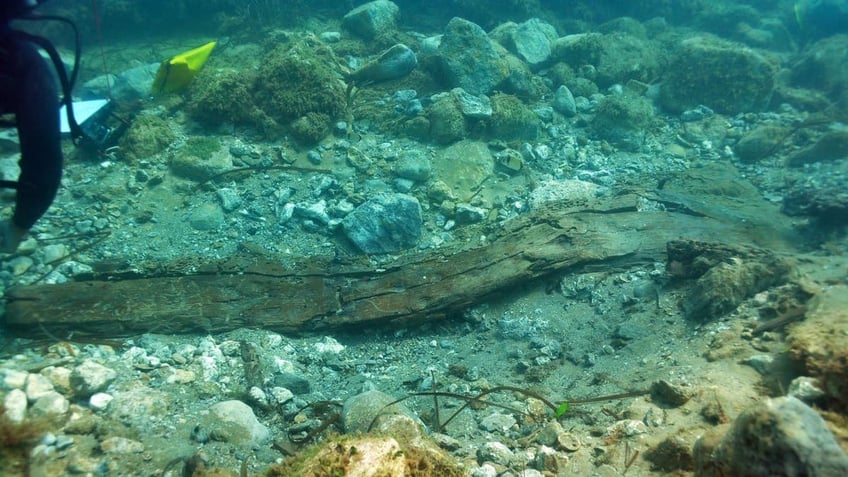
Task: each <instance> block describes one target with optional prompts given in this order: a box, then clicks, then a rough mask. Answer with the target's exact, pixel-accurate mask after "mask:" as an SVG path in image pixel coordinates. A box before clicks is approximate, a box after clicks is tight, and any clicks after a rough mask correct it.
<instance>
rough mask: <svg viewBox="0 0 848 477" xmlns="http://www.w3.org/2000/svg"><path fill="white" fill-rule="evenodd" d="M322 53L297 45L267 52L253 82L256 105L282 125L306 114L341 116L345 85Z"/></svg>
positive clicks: (344, 102) (330, 60)
mask: <svg viewBox="0 0 848 477" xmlns="http://www.w3.org/2000/svg"><path fill="white" fill-rule="evenodd" d="M324 53H325V52H323V51H320V50H319V51H313V50H310V49H309V48H305V47H300V46H298V47H294V48H286V47H283V46H281V47H278V48H276V49H274V50H272V51H271V52H270V53H268V55H267V56H266V57H265V59H264V62H263V65H262V66H261V67H260V69H259V74H258V79H257V81H256V91H255V93H256V98H257V99H256V100H257V102H258V104H259V106H260V107H261V108H262V109H263V110H264V111H265V112H266V113H268V115H269V116H271V117H272V118H273V119H275V120H276V121H278V122H279V123H281V124H288V123H289V122H290V121H292V120H295V119H298V118H300V117H301V116H304V115H306V114H307V113H321V114H325V115H327V116H328V117H330V118H336V117H338V116H339V115H341V114H342V113H343V112H344V111H345V108H346V105H347V95H346V91H345V89H346V87H345V85H344V83H343V82H342V81H341V80H340V79H339V76H338V74H337V73H336V72H335V71H334V70H333V69H332V68H331V66H330V65H331V64H332V59H331V58H328V57H327V55H326V54H324Z"/></svg>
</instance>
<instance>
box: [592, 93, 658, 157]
mask: <svg viewBox="0 0 848 477" xmlns="http://www.w3.org/2000/svg"><path fill="white" fill-rule="evenodd" d="M575 107H576V104H575ZM653 117H654V107H653V105H652V104H651V102H650V101H649V100H648V99H647V98H645V97H643V96H637V95H635V94H630V93H624V94H611V95H608V96H604V97H603V98H601V100H600V101H598V105H597V106H596V107H595V117H594V118H593V119H592V128H593V129H594V131H595V134H597V135H598V136H599V137H601V138H603V139H606V140H608V141H609V142H611V143H613V144H615V145H616V146H618V147H620V148H622V149H625V150H627V151H633V152H635V151H638V150H639V149H640V148H641V146H642V144H643V143H644V141H645V131H646V130H647V129H648V126H649V124H650V122H651V120H652V119H653Z"/></svg>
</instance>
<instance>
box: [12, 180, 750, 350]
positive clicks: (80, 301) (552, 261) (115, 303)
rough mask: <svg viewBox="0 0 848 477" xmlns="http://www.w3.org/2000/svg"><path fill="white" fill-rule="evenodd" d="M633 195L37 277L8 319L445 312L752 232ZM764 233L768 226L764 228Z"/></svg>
mask: <svg viewBox="0 0 848 477" xmlns="http://www.w3.org/2000/svg"><path fill="white" fill-rule="evenodd" d="M638 200H639V197H637V196H636V195H627V196H622V197H616V198H613V199H609V200H607V201H605V203H604V204H603V205H602V206H594V207H593V208H592V209H587V210H573V209H572V210H547V211H544V212H538V213H535V214H533V215H531V216H529V217H526V218H522V219H520V220H516V221H514V222H513V223H511V224H509V225H508V226H507V227H506V228H505V230H504V231H503V232H502V233H501V234H500V236H499V237H497V238H496V239H494V240H493V241H492V242H491V243H489V244H487V245H483V246H478V247H473V248H449V249H444V250H430V251H426V252H423V253H417V254H413V255H410V256H407V257H405V258H402V259H399V260H398V261H396V262H394V263H392V264H391V265H388V266H386V267H385V268H380V269H377V268H368V267H364V266H362V265H345V264H340V263H337V262H333V261H329V260H325V259H306V260H304V261H302V262H301V263H300V264H298V265H297V266H295V267H292V266H289V267H285V266H284V265H282V264H279V263H276V262H273V261H270V260H268V259H253V260H252V261H247V262H245V261H243V260H242V261H241V262H239V261H233V260H231V261H227V262H223V263H210V264H205V265H203V266H201V267H199V268H198V269H197V271H196V272H193V273H192V274H184V275H179V273H177V272H175V271H174V270H170V271H169V270H168V268H167V267H165V268H164V269H163V270H162V271H160V272H159V273H158V274H155V275H150V276H144V275H142V276H141V277H133V278H125V279H119V280H114V281H103V280H100V281H97V280H88V281H80V282H70V283H64V284H60V285H33V286H25V287H20V288H15V289H12V290H10V291H9V292H8V293H7V300H8V304H7V307H6V314H5V323H6V326H7V327H8V328H10V329H12V330H15V331H17V332H18V333H20V334H23V335H28V336H44V335H45V334H47V333H49V334H50V335H53V336H58V337H65V336H68V335H70V334H77V335H96V336H104V337H118V336H128V335H134V334H139V333H143V332H157V333H183V332H192V331H205V332H221V331H226V330H231V329H235V328H238V327H263V328H268V329H273V330H277V331H280V332H289V333H291V332H305V331H321V330H328V329H334V328H340V327H345V326H351V325H375V324H392V325H400V326H403V325H407V324H411V323H415V322H420V321H423V320H432V319H438V318H440V317H444V316H447V315H449V314H451V313H456V312H460V311H461V310H463V309H465V308H467V307H468V306H471V305H473V304H475V303H479V302H480V301H481V300H483V299H484V298H485V297H486V296H488V295H490V294H492V293H494V292H496V291H498V290H501V289H504V288H508V287H511V286H514V285H515V284H517V283H522V282H526V281H528V280H532V279H535V278H538V277H540V276H543V275H546V274H549V273H551V272H554V271H558V270H564V269H567V268H569V267H574V266H579V265H582V264H587V263H593V262H602V261H607V260H614V259H619V258H621V257H625V256H629V255H639V256H640V257H647V258H650V259H654V260H661V259H662V256H663V254H664V250H665V244H666V242H667V241H669V240H673V239H677V238H686V237H688V238H695V239H705V238H709V237H717V238H720V239H721V240H725V241H739V242H742V243H745V242H748V241H749V240H748V236H747V234H748V233H749V230H748V228H749V225H750V224H736V223H733V222H732V221H731V222H730V223H727V222H722V221H718V220H714V219H712V218H710V217H703V216H695V215H692V214H690V213H686V212H667V211H646V212H645V211H643V212H640V211H637V207H636V203H637V201H638ZM758 233H760V232H758Z"/></svg>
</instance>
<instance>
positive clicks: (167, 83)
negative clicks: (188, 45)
mask: <svg viewBox="0 0 848 477" xmlns="http://www.w3.org/2000/svg"><path fill="white" fill-rule="evenodd" d="M215 44H216V42H214V41H210V42H209V43H207V44H205V45H203V46H200V47H197V48H195V49H193V50H189V51H186V52H185V53H180V54H179V55H177V56H174V57H173V58H171V59H169V60H165V61H163V62H162V64H161V65H159V70H158V71H157V72H156V78H154V79H153V88H152V90H153V91H152V92H153V94H154V95H156V94H162V93H173V92H175V91H179V90H181V89H183V88H185V87H186V86H188V85H189V83H191V80H193V79H194V77H195V76H196V75H197V72H198V71H200V68H202V67H203V64H204V63H206V59H207V58H209V54H210V53H212V49H213V48H215Z"/></svg>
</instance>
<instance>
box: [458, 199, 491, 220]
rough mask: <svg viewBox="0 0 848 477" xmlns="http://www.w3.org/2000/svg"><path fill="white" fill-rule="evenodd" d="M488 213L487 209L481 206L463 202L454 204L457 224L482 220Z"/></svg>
mask: <svg viewBox="0 0 848 477" xmlns="http://www.w3.org/2000/svg"><path fill="white" fill-rule="evenodd" d="M488 214H489V211H488V210H486V209H484V208H482V207H475V206H473V205H471V204H465V203H459V204H456V222H457V223H459V224H473V223H477V222H482V221H483V220H484V219H485V218H486V216H487V215H488Z"/></svg>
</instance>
